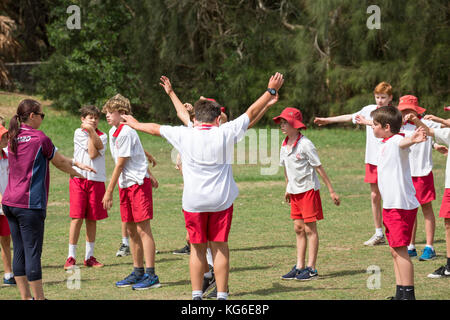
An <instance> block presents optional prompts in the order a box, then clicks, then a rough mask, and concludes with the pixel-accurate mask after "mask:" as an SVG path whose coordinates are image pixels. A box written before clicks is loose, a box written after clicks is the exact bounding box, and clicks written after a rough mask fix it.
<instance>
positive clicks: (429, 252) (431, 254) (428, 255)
mask: <svg viewBox="0 0 450 320" xmlns="http://www.w3.org/2000/svg"><path fill="white" fill-rule="evenodd" d="M434 258H436V251H434V250H433V249H431V248H430V247H425V248H424V249H423V253H422V255H421V256H420V258H419V261H428V260H433V259H434Z"/></svg>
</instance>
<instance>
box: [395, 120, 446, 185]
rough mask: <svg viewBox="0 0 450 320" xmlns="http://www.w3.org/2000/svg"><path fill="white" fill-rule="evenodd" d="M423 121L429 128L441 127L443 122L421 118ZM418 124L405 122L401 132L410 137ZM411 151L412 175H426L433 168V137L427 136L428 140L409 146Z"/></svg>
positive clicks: (410, 164)
mask: <svg viewBox="0 0 450 320" xmlns="http://www.w3.org/2000/svg"><path fill="white" fill-rule="evenodd" d="M421 121H422V122H423V123H424V124H425V125H426V126H427V127H429V128H433V129H436V128H440V127H441V124H440V123H437V122H434V121H431V120H425V119H421ZM416 128H417V127H416V126H415V125H414V124H412V123H409V122H408V123H407V124H404V125H403V126H402V127H401V129H400V132H402V133H404V134H405V137H410V136H411V135H412V134H413V133H414V130H416ZM409 148H410V150H411V152H410V154H409V166H410V167H411V176H413V177H426V176H427V175H428V174H429V173H430V172H431V170H432V169H433V158H432V151H433V138H432V137H427V140H426V141H424V142H422V143H416V144H413V145H412V146H411V147H409Z"/></svg>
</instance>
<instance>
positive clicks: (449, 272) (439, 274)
mask: <svg viewBox="0 0 450 320" xmlns="http://www.w3.org/2000/svg"><path fill="white" fill-rule="evenodd" d="M449 276H450V266H448V265H446V266H442V267H440V268H439V269H437V270H436V271H434V272H433V273H430V274H429V275H428V278H431V279H439V278H443V277H449Z"/></svg>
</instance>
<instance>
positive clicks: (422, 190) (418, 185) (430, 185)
mask: <svg viewBox="0 0 450 320" xmlns="http://www.w3.org/2000/svg"><path fill="white" fill-rule="evenodd" d="M412 181H413V184H414V189H416V199H417V201H419V203H420V204H425V203H428V202H431V201H433V200H436V190H435V189H434V178H433V171H431V172H430V173H429V174H428V175H427V176H425V177H412Z"/></svg>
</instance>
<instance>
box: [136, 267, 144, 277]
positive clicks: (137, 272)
mask: <svg viewBox="0 0 450 320" xmlns="http://www.w3.org/2000/svg"><path fill="white" fill-rule="evenodd" d="M134 274H135V275H137V276H138V277H142V276H143V275H144V267H142V268H136V267H134Z"/></svg>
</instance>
